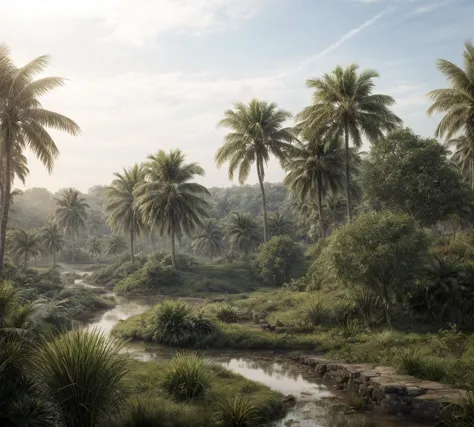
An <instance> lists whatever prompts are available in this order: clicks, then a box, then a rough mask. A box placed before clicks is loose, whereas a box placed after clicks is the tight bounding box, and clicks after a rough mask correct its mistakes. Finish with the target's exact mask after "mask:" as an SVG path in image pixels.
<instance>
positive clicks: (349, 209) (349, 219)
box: [344, 123, 352, 222]
mask: <svg viewBox="0 0 474 427" xmlns="http://www.w3.org/2000/svg"><path fill="white" fill-rule="evenodd" d="M344 137H345V147H344V151H345V153H344V154H345V163H346V164H345V167H346V197H347V222H352V196H351V170H350V164H349V161H350V160H349V126H348V125H347V123H346V124H345V125H344Z"/></svg>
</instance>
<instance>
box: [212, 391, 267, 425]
mask: <svg viewBox="0 0 474 427" xmlns="http://www.w3.org/2000/svg"><path fill="white" fill-rule="evenodd" d="M215 419H216V421H217V423H218V425H220V426H222V427H252V426H255V425H257V424H260V423H261V421H262V420H261V419H259V416H258V408H257V407H256V406H255V405H253V403H252V402H251V401H250V400H249V399H247V398H246V397H245V396H242V395H237V396H235V397H234V398H233V399H224V400H223V401H222V402H221V403H220V404H219V409H218V411H217V413H216V415H215Z"/></svg>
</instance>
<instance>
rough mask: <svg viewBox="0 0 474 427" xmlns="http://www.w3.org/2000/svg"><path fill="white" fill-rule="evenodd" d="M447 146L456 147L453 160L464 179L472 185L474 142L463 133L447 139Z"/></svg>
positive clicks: (473, 177) (473, 176) (473, 179)
mask: <svg viewBox="0 0 474 427" xmlns="http://www.w3.org/2000/svg"><path fill="white" fill-rule="evenodd" d="M445 146H446V147H447V148H451V147H454V153H453V156H452V157H451V160H452V161H453V163H454V164H455V165H456V166H457V167H458V168H459V170H460V171H461V173H462V175H463V176H464V179H466V180H467V182H469V183H470V184H471V185H472V183H473V182H474V144H471V143H470V141H469V138H468V137H467V136H466V135H461V136H459V137H457V138H453V139H449V140H447V141H446V142H445Z"/></svg>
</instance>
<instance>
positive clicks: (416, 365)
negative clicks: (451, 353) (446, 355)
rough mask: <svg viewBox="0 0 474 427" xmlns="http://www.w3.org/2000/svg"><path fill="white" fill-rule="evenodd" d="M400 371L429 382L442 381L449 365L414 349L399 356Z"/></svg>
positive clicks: (447, 373)
mask: <svg viewBox="0 0 474 427" xmlns="http://www.w3.org/2000/svg"><path fill="white" fill-rule="evenodd" d="M399 367H400V370H401V371H402V372H404V373H406V374H408V375H413V376H414V377H418V378H423V379H428V380H431V381H442V380H443V379H444V378H446V377H448V375H449V372H448V370H449V368H450V366H449V363H445V362H444V361H443V360H442V359H436V358H434V357H429V356H427V354H426V351H425V350H424V349H419V348H414V349H410V350H405V351H402V353H401V354H400V355H399Z"/></svg>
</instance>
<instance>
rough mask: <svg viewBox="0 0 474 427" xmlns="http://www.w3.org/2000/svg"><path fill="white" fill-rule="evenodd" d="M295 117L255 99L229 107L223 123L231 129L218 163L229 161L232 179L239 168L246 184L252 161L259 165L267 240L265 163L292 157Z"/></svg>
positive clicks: (221, 124) (265, 236)
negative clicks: (291, 120) (292, 123)
mask: <svg viewBox="0 0 474 427" xmlns="http://www.w3.org/2000/svg"><path fill="white" fill-rule="evenodd" d="M290 118H291V114H290V113H289V112H288V111H285V110H282V109H280V108H278V106H277V105H276V104H274V103H269V102H266V101H260V100H258V99H253V100H252V101H250V102H249V104H247V105H246V104H243V103H241V102H238V103H236V104H235V105H234V109H233V110H227V111H226V112H225V113H224V118H223V119H222V120H221V121H220V122H219V126H221V127H224V128H227V129H230V130H231V131H230V133H228V134H227V135H226V137H225V140H224V145H223V146H222V147H221V148H219V150H217V153H216V156H215V159H216V163H217V166H218V167H221V166H222V165H223V164H224V163H225V162H229V179H231V180H232V179H233V177H234V174H235V172H236V171H238V176H239V182H240V183H241V184H244V183H245V181H247V178H248V176H249V173H250V169H251V167H252V164H254V163H255V164H256V166H257V176H258V182H259V184H260V191H261V193H262V205H263V240H264V241H265V242H266V241H267V240H268V218H267V203H266V199H265V188H264V186H263V182H264V179H265V165H266V164H267V163H268V161H269V160H270V156H274V157H276V158H277V159H278V160H279V161H280V162H281V163H284V162H285V161H286V159H287V158H288V154H287V152H288V149H289V148H290V147H291V143H292V141H293V139H294V136H293V130H292V128H290V127H285V126H284V124H285V122H286V121H287V120H289V119H290Z"/></svg>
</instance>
